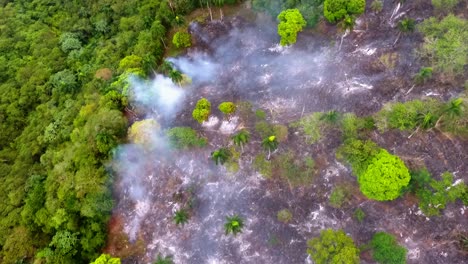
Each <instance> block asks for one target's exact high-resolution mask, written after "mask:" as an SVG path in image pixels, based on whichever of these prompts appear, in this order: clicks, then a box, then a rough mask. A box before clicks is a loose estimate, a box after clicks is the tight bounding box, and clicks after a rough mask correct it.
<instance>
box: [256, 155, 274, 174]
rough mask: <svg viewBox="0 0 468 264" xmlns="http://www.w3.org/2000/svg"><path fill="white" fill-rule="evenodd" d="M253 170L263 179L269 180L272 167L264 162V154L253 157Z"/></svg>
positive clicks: (267, 162)
mask: <svg viewBox="0 0 468 264" xmlns="http://www.w3.org/2000/svg"><path fill="white" fill-rule="evenodd" d="M252 165H253V168H254V169H255V170H257V171H258V172H259V173H260V174H262V175H263V177H265V178H271V176H272V165H271V162H270V161H268V160H266V156H265V154H258V155H257V156H255V159H254V162H253V164H252Z"/></svg>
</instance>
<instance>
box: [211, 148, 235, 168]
mask: <svg viewBox="0 0 468 264" xmlns="http://www.w3.org/2000/svg"><path fill="white" fill-rule="evenodd" d="M230 156H231V153H230V152H229V150H228V149H227V148H220V149H218V150H216V151H214V152H212V153H211V159H212V160H213V161H214V162H215V164H216V165H218V164H221V165H223V164H224V163H225V162H226V161H227V160H228V159H229V157H230Z"/></svg>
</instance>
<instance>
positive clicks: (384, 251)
mask: <svg viewBox="0 0 468 264" xmlns="http://www.w3.org/2000/svg"><path fill="white" fill-rule="evenodd" d="M370 246H371V248H372V257H373V258H374V260H375V261H377V262H378V263H381V264H405V263H406V252H407V251H408V250H407V249H406V248H404V247H402V246H400V245H398V243H397V241H396V239H395V237H394V236H392V235H390V234H388V233H385V232H378V233H375V234H374V236H373V237H372V240H371V242H370Z"/></svg>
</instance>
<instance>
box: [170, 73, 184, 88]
mask: <svg viewBox="0 0 468 264" xmlns="http://www.w3.org/2000/svg"><path fill="white" fill-rule="evenodd" d="M169 78H171V80H172V82H173V83H177V84H179V85H180V82H181V81H182V80H183V79H184V77H183V76H182V73H181V72H180V71H178V70H172V71H171V72H169Z"/></svg>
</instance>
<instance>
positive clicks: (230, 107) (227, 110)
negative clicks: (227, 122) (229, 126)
mask: <svg viewBox="0 0 468 264" xmlns="http://www.w3.org/2000/svg"><path fill="white" fill-rule="evenodd" d="M218 109H219V111H221V112H222V113H223V114H225V115H226V116H229V115H232V114H234V113H235V112H236V109H237V108H236V105H235V104H234V103H233V102H223V103H221V104H219V106H218Z"/></svg>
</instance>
